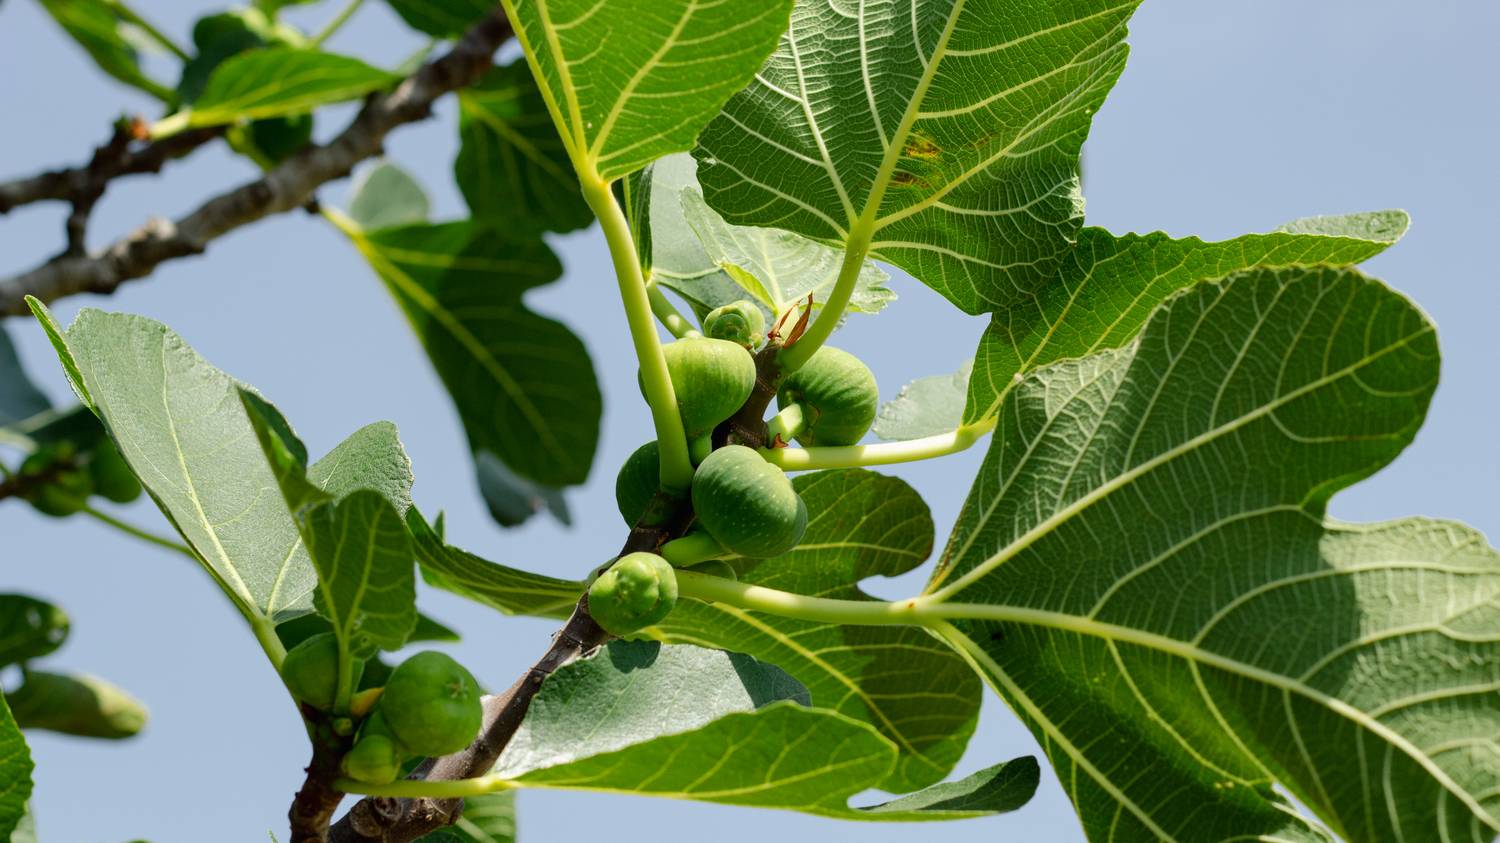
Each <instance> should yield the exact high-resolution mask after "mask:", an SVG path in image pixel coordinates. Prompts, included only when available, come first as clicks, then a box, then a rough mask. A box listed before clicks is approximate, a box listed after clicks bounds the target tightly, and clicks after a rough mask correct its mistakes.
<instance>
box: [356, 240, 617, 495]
mask: <svg viewBox="0 0 1500 843" xmlns="http://www.w3.org/2000/svg"><path fill="white" fill-rule="evenodd" d="M343 227H344V231H345V233H346V234H348V236H349V237H350V239H351V240H353V241H354V244H355V246H356V247H357V248H358V249H359V250H360V252H361V253H362V254H363V255H364V256H365V259H366V260H368V261H369V262H370V265H371V267H372V268H373V269H374V270H375V272H376V274H378V275H379V276H380V278H381V280H383V281H384V282H385V284H386V287H387V289H389V290H390V291H391V294H392V295H393V296H395V298H396V301H397V303H398V304H400V305H401V309H402V310H403V311H405V313H406V316H407V319H408V320H409V321H410V322H411V325H412V329H413V330H414V331H416V334H417V337H418V338H419V339H420V340H421V341H422V345H423V346H424V347H425V348H426V349H427V355H428V357H430V358H431V359H432V363H433V367H434V368H436V369H437V372H438V376H439V377H441V378H442V379H443V384H444V385H445V386H446V387H447V388H448V394H449V395H450V396H452V397H453V400H454V403H455V404H456V406H457V408H458V413H459V417H460V418H461V419H463V423H464V429H465V430H466V431H467V432H468V435H469V442H470V444H471V445H472V447H473V449H474V450H475V451H486V450H487V451H490V452H491V453H493V454H495V455H496V456H498V457H499V458H500V459H501V460H502V461H503V462H504V463H505V464H506V465H507V466H509V467H510V468H511V469H512V470H513V471H515V472H516V473H517V474H520V475H522V476H524V477H526V478H528V479H530V480H533V481H536V482H538V483H542V484H546V485H551V486H563V485H572V484H577V483H582V482H583V481H584V480H585V479H587V477H588V473H589V468H590V466H591V465H592V463H593V459H594V450H595V448H596V447H597V445H598V439H599V418H600V414H601V412H602V409H603V408H602V400H601V398H600V395H599V385H598V382H597V381H596V379H595V377H594V367H593V363H592V362H591V361H590V360H589V356H588V351H587V350H586V349H585V348H584V347H583V343H582V342H581V341H580V340H579V339H578V337H577V336H575V335H574V334H573V332H572V331H569V330H568V329H567V328H566V327H565V326H563V325H561V324H560V323H558V322H554V321H552V320H551V319H547V318H545V317H542V316H538V315H537V314H535V313H533V312H532V311H531V310H529V309H528V308H527V307H526V306H525V305H524V304H523V303H522V301H521V294H522V293H524V292H525V291H526V290H528V289H530V288H532V287H535V286H538V285H541V284H547V283H550V282H552V281H554V280H556V278H557V277H558V275H559V274H560V273H561V271H562V268H561V266H560V265H559V264H558V262H557V257H556V256H555V255H553V254H552V252H551V251H550V250H549V249H548V248H547V246H546V244H544V243H542V242H541V241H540V240H529V239H511V238H509V237H507V236H506V235H505V234H504V233H503V232H501V231H497V230H495V229H493V228H489V227H486V226H483V225H479V224H477V223H473V222H452V223H443V224H440V225H413V226H404V227H400V228H391V229H384V230H381V231H374V232H366V231H362V230H360V229H359V228H357V227H354V226H352V225H349V224H348V223H347V221H345V223H344V226H343Z"/></svg>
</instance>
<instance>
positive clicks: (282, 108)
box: [169, 47, 400, 128]
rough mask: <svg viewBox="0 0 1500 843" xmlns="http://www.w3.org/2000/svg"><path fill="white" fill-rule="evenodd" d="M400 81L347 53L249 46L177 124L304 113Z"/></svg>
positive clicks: (221, 71) (220, 72) (221, 67)
mask: <svg viewBox="0 0 1500 843" xmlns="http://www.w3.org/2000/svg"><path fill="white" fill-rule="evenodd" d="M398 81H400V77H399V76H397V75H395V74H393V73H389V72H387V71H384V70H380V69H378V68H374V67H371V66H370V65H368V64H365V63H364V62H362V61H360V60H359V59H354V58H349V57H348V56H340V55H335V54H333V53H324V52H320V51H318V50H313V49H307V48H301V47H267V48H264V49H257V50H248V51H246V52H243V53H240V54H238V55H236V56H233V57H232V58H229V59H226V60H225V61H224V63H223V64H220V65H219V66H218V67H216V68H214V72H213V73H212V74H211V75H210V76H209V77H208V83H207V84H206V85H204V88H203V93H202V94H201V95H199V97H198V99H197V100H195V101H194V102H193V107H192V108H191V109H189V110H187V111H185V112H183V113H182V114H183V120H182V121H181V123H182V126H183V127H184V128H191V127H195V126H218V125H221V124H225V123H233V122H235V121H238V120H264V119H266V118H268V117H286V116H289V115H296V114H307V113H309V112H311V111H313V110H314V109H316V108H318V107H319V106H323V105H329V104H331V103H336V102H344V101H347V100H353V99H359V98H360V97H362V96H364V95H365V94H368V93H370V92H371V91H377V90H380V89H381V88H385V87H387V86H389V85H392V84H394V83H396V82H398ZM169 119H170V118H169Z"/></svg>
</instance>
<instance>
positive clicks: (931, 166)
mask: <svg viewBox="0 0 1500 843" xmlns="http://www.w3.org/2000/svg"><path fill="white" fill-rule="evenodd" d="M1136 2H1137V0H1063V2H1052V3H1043V4H1038V3H1035V2H1029V0H888V2H878V3H859V4H850V3H845V2H842V0H803V2H801V3H799V4H798V5H797V8H796V10H795V11H794V12H793V14H792V21H791V28H790V30H789V31H788V32H787V33H786V36H785V37H784V38H783V39H782V41H781V43H780V45H779V46H778V48H777V50H776V52H775V53H773V54H772V56H771V58H770V59H769V60H768V61H767V62H766V65H765V67H763V68H762V69H761V71H760V73H759V74H758V75H757V76H756V77H755V81H754V83H753V84H751V85H750V86H749V87H748V88H746V89H745V90H743V91H741V92H740V93H738V94H736V95H735V96H734V97H733V98H731V99H730V100H729V102H728V104H727V105H726V106H725V108H724V110H723V113H722V114H720V115H719V116H718V117H717V118H716V119H715V120H714V122H713V123H712V124H710V125H709V127H708V128H707V129H706V130H705V131H704V133H703V137H702V138H701V141H700V145H699V147H698V149H696V150H695V151H694V155H695V156H696V157H697V158H698V161H699V164H700V168H699V173H698V176H699V179H700V181H702V183H703V189H704V195H705V196H706V197H707V199H708V203H709V204H710V205H712V206H713V208H714V209H715V210H717V211H718V212H719V213H721V214H723V215H724V218H725V219H727V220H729V222H731V223H736V224H741V225H761V226H774V227H777V228H783V229H787V230H789V231H793V232H796V233H797V234H801V235H803V236H806V237H810V238H812V239H814V240H821V241H824V242H831V243H837V244H840V245H845V244H848V245H850V246H851V247H852V248H853V249H854V250H855V251H856V252H857V251H859V250H861V249H862V248H863V246H864V244H866V243H868V244H869V250H870V251H869V254H870V255H872V256H874V257H877V258H879V259H881V260H885V261H888V262H890V263H893V264H895V265H897V266H900V267H901V268H903V269H905V270H907V271H908V272H910V273H911V274H912V275H914V276H916V278H917V279H919V280H920V281H922V282H923V283H925V284H927V285H928V286H929V287H932V288H933V289H934V290H936V291H938V292H939V293H941V294H942V295H944V296H945V297H947V298H948V299H949V300H950V301H952V302H953V303H954V304H955V305H957V306H958V307H960V308H962V309H963V310H965V311H967V312H969V313H979V312H981V311H985V310H997V309H1001V308H1004V307H1008V306H1010V305H1012V304H1015V303H1016V302H1019V301H1021V300H1023V299H1024V298H1025V297H1026V296H1027V295H1029V294H1031V293H1032V292H1033V291H1035V290H1037V289H1039V288H1040V287H1041V286H1043V285H1044V284H1045V283H1046V282H1047V281H1049V280H1050V278H1051V275H1052V268H1053V267H1054V266H1055V265H1056V263H1057V261H1058V259H1059V258H1060V257H1061V256H1062V254H1063V253H1064V252H1065V251H1066V250H1067V249H1068V248H1069V247H1070V245H1071V244H1072V242H1073V240H1074V238H1075V236H1076V235H1077V233H1078V229H1079V227H1080V225H1081V224H1082V218H1083V203H1082V199H1081V197H1080V195H1079V185H1078V153H1079V149H1080V147H1081V146H1082V144H1083V140H1084V137H1085V136H1086V135H1087V134H1088V129H1089V122H1090V120H1091V118H1092V115H1093V113H1094V111H1095V110H1097V109H1098V107H1099V106H1100V104H1101V103H1102V102H1103V101H1104V97H1105V95H1106V94H1107V93H1108V91H1109V89H1110V87H1111V86H1113V84H1114V81H1115V79H1116V77H1118V76H1119V74H1120V71H1121V69H1123V67H1124V65H1125V53H1126V48H1125V45H1124V37H1125V24H1126V21H1127V20H1128V19H1129V17H1130V15H1131V13H1132V12H1133V11H1134V9H1135V6H1136Z"/></svg>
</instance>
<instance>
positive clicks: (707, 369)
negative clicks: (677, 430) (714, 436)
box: [662, 337, 755, 442]
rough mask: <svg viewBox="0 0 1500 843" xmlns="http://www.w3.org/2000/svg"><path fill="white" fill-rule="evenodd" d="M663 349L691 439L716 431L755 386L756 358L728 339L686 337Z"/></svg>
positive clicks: (673, 387) (673, 389)
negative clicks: (716, 427) (715, 428)
mask: <svg viewBox="0 0 1500 843" xmlns="http://www.w3.org/2000/svg"><path fill="white" fill-rule="evenodd" d="M662 353H663V354H665V355H666V358H667V371H668V373H669V374H670V375H671V377H672V391H673V392H675V393H676V395H677V408H678V410H679V411H680V412H681V413H682V426H683V428H684V429H685V430H686V432H687V438H688V441H689V442H691V441H693V440H694V439H699V438H701V437H704V436H707V435H709V434H710V433H712V432H713V429H714V427H715V426H717V425H718V424H719V422H721V421H724V420H725V419H727V418H729V417H730V416H732V415H734V413H735V411H736V410H738V409H739V408H740V405H742V404H744V403H745V399H747V398H749V397H750V392H751V391H752V390H753V389H755V358H753V357H751V356H750V352H748V351H746V350H745V349H744V347H743V346H740V345H736V344H735V343H732V342H729V341H728V340H716V339H710V338H708V337H685V338H683V339H680V340H677V341H676V342H672V343H668V344H667V345H665V346H662Z"/></svg>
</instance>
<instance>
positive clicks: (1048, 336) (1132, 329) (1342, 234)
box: [964, 211, 1408, 424]
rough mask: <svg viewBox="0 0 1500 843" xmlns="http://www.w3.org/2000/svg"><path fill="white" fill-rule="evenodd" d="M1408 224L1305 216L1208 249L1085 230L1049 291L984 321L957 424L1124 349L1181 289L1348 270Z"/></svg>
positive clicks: (1384, 217)
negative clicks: (1058, 371)
mask: <svg viewBox="0 0 1500 843" xmlns="http://www.w3.org/2000/svg"><path fill="white" fill-rule="evenodd" d="M1407 223H1408V219H1407V216H1406V214H1405V213H1403V212H1401V211H1377V212H1373V213H1368V214H1353V215H1350V216H1343V217H1311V218H1309V219H1306V220H1297V221H1296V222H1292V223H1288V224H1287V225H1284V226H1282V227H1281V228H1280V229H1278V230H1277V231H1275V232H1273V233H1271V234H1247V235H1245V236H1243V237H1236V238H1233V239H1231V240H1223V241H1219V242H1215V243H1205V242H1204V241H1202V240H1199V239H1197V238H1195V237H1188V238H1184V239H1181V240H1177V239H1173V238H1170V237H1168V236H1167V235H1165V234H1147V235H1135V234H1130V235H1125V236H1123V237H1116V236H1115V235H1112V234H1110V233H1108V232H1106V231H1104V230H1102V229H1097V228H1086V229H1084V230H1083V232H1082V234H1081V235H1080V236H1079V240H1078V248H1077V249H1075V250H1073V251H1072V252H1070V253H1069V255H1068V256H1067V258H1066V259H1065V260H1064V261H1063V264H1062V267H1061V268H1060V269H1059V270H1058V275H1057V277H1056V278H1055V279H1054V281H1053V283H1052V284H1051V285H1050V286H1048V287H1047V288H1046V289H1045V290H1043V291H1042V292H1040V293H1039V294H1037V296H1036V297H1034V298H1033V299H1030V300H1028V301H1027V302H1025V303H1023V304H1021V305H1019V306H1017V307H1015V308H1013V309H1011V310H1007V311H1004V312H1000V313H996V314H995V316H994V318H993V319H992V320H991V322H990V326H989V328H988V330H986V331H985V333H984V336H983V337H982V338H981V339H980V341H979V350H978V351H977V352H976V353H975V356H974V372H973V376H972V377H970V378H969V397H968V402H967V405H966V407H965V409H964V422H965V423H966V424H972V423H975V422H979V421H982V420H985V419H989V418H991V417H992V416H994V414H995V412H996V411H997V409H998V408H999V406H1000V402H1001V401H1002V400H1003V398H1004V397H1005V394H1006V392H1007V391H1009V389H1010V387H1011V386H1012V384H1013V383H1014V382H1015V380H1016V379H1017V377H1018V376H1019V375H1024V374H1026V373H1027V372H1029V371H1031V370H1032V369H1035V368H1037V367H1040V366H1045V365H1046V364H1048V363H1051V362H1053V361H1055V360H1062V359H1064V358H1068V357H1082V356H1084V355H1087V354H1092V353H1094V352H1096V351H1099V350H1100V349H1105V348H1116V347H1118V346H1121V345H1123V344H1125V343H1126V342H1127V341H1128V340H1129V339H1130V338H1131V337H1133V336H1135V333H1136V331H1138V330H1140V327H1141V325H1142V324H1143V323H1144V322H1145V321H1146V318H1147V317H1148V316H1149V315H1150V314H1151V313H1152V311H1153V310H1154V309H1155V307H1156V305H1158V304H1160V303H1161V302H1162V301H1163V300H1165V299H1166V298H1167V297H1168V296H1170V295H1172V294H1173V293H1175V292H1176V291H1178V290H1180V289H1183V288H1185V287H1190V286H1192V285H1194V284H1197V283H1200V282H1202V281H1209V280H1212V279H1215V278H1223V277H1224V276H1226V275H1229V274H1231V273H1234V272H1240V271H1243V270H1247V269H1254V268H1257V267H1288V266H1320V265H1329V266H1347V265H1352V264H1356V263H1359V262H1361V261H1364V260H1367V259H1369V258H1371V257H1374V256H1375V255H1378V254H1380V253H1381V252H1383V251H1385V250H1386V248H1388V247H1389V246H1391V245H1392V244H1393V243H1395V242H1396V241H1397V240H1399V239H1401V235H1402V234H1403V233H1405V231H1406V226H1407Z"/></svg>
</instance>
